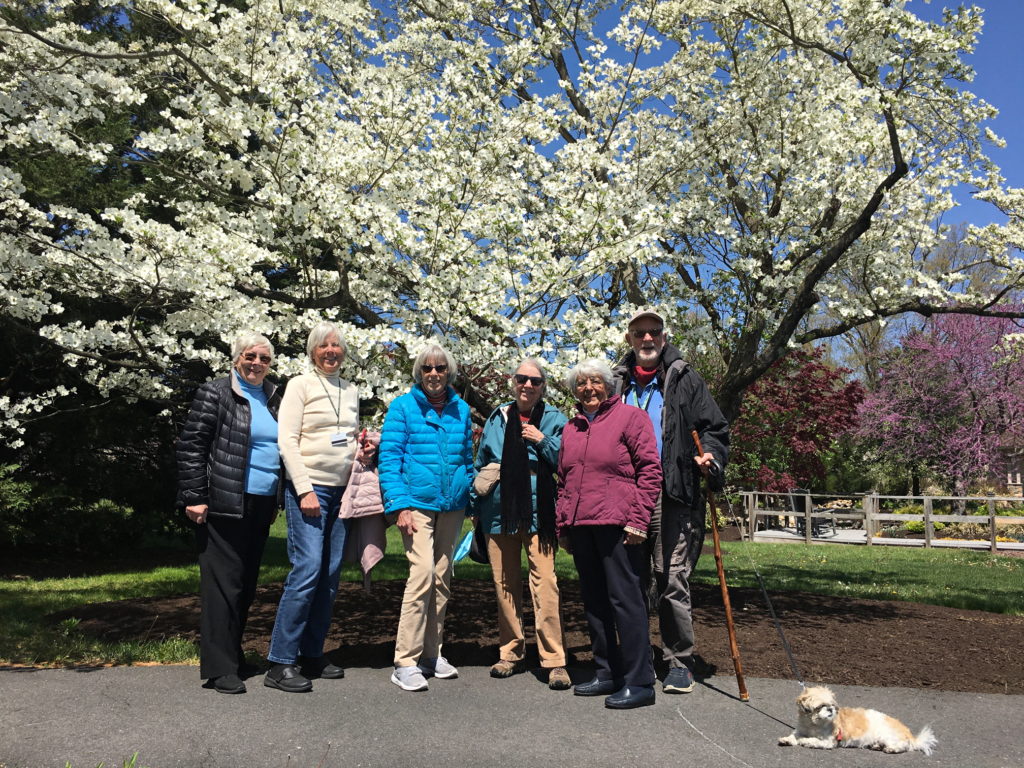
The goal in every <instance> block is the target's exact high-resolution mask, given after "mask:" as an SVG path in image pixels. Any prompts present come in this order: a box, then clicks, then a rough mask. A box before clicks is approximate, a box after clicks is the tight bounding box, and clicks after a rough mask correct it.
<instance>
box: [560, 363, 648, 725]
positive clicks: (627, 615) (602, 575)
mask: <svg viewBox="0 0 1024 768" xmlns="http://www.w3.org/2000/svg"><path fill="white" fill-rule="evenodd" d="M612 382H613V378H612V371H611V368H610V367H609V365H608V363H606V362H604V361H603V360H597V359H592V360H585V361H583V362H582V363H580V364H579V365H577V366H576V367H575V368H573V369H572V370H571V371H570V372H569V377H568V385H569V389H570V390H571V391H572V392H573V393H574V394H575V395H576V399H577V400H578V401H579V402H578V409H579V413H578V414H577V415H576V416H575V417H574V418H573V419H572V420H571V421H570V422H569V423H568V424H567V425H566V426H565V429H564V431H563V433H562V451H561V453H560V454H559V459H558V502H557V506H556V509H555V524H556V526H557V529H558V536H559V543H560V544H561V545H562V547H563V548H564V549H565V550H566V551H567V552H570V553H571V554H572V556H573V560H574V561H575V562H576V570H577V571H578V572H579V577H580V591H581V593H582V595H583V609H584V612H585V613H586V616H587V624H588V626H589V628H590V641H591V645H592V647H593V650H594V664H595V665H596V667H597V671H596V675H595V676H594V679H593V680H591V681H590V682H587V683H581V684H580V685H577V686H576V687H575V688H574V689H573V692H574V693H575V694H576V695H577V696H598V695H605V694H610V695H609V696H608V697H607V698H606V699H605V706H606V707H610V708H612V709H632V708H634V707H642V706H646V705H648V704H653V703H654V679H655V678H654V665H653V663H652V661H651V644H650V634H649V632H648V624H647V609H646V606H645V604H644V597H643V592H642V589H641V586H640V573H641V572H642V570H643V568H644V548H643V547H641V546H638V545H639V544H641V543H643V541H644V540H645V539H646V538H647V525H648V523H649V522H650V519H651V512H652V510H653V509H654V505H655V504H656V503H657V500H658V494H659V493H660V492H661V459H660V457H659V456H658V446H657V441H656V439H655V436H654V427H653V426H652V425H651V420H650V419H649V418H648V416H647V414H646V413H645V412H644V411H642V410H641V409H639V408H634V407H633V406H630V405H626V404H625V403H623V402H621V401H620V400H619V398H618V396H615V397H609V394H610V393H611V391H612Z"/></svg>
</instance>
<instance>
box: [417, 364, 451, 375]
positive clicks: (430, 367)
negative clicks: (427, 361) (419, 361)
mask: <svg viewBox="0 0 1024 768" xmlns="http://www.w3.org/2000/svg"><path fill="white" fill-rule="evenodd" d="M420 370H421V371H423V372H424V373H430V372H431V371H437V372H438V373H448V366H447V365H444V364H441V365H421V366H420Z"/></svg>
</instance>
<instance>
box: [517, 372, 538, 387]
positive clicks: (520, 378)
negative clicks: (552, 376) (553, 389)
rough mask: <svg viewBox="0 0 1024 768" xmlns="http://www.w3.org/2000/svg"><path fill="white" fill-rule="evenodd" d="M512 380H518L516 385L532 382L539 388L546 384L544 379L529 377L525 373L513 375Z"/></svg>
mask: <svg viewBox="0 0 1024 768" xmlns="http://www.w3.org/2000/svg"><path fill="white" fill-rule="evenodd" d="M512 378H513V379H515V380H516V384H525V383H526V382H530V383H531V384H533V386H535V387H539V386H540V385H541V384H543V383H544V379H542V378H541V377H540V376H527V375H526V374H523V373H516V374H513V375H512Z"/></svg>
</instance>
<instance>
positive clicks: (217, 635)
mask: <svg viewBox="0 0 1024 768" xmlns="http://www.w3.org/2000/svg"><path fill="white" fill-rule="evenodd" d="M273 356H274V347H273V345H272V344H271V343H270V341H269V340H267V338H266V337H265V336H261V335H259V334H257V333H247V334H244V335H242V336H240V337H239V338H238V339H236V340H235V343H234V344H233V345H232V349H231V357H232V360H233V361H234V367H233V369H232V371H231V373H230V374H229V375H228V376H226V377H225V378H223V379H217V380H216V381H211V382H209V383H207V384H204V385H203V386H202V387H200V388H199V391H198V392H197V393H196V397H195V400H194V401H193V403H192V409H191V410H190V411H189V414H188V419H187V420H186V422H185V427H184V428H183V429H182V431H181V436H180V437H179V438H178V445H177V459H178V503H179V504H180V505H181V506H183V507H184V508H185V514H186V515H187V516H188V518H189V520H191V521H192V522H194V523H196V525H197V527H196V541H197V543H198V546H199V595H200V601H201V606H202V614H201V618H200V629H199V674H200V676H201V677H203V678H206V679H209V680H210V687H212V688H214V689H215V690H217V691H219V692H220V693H245V683H244V682H242V677H245V676H247V672H253V673H254V672H255V670H247V669H246V667H245V664H244V662H245V656H244V655H243V653H242V633H243V632H244V631H245V622H246V619H247V618H248V615H249V606H250V605H251V604H252V600H253V597H254V596H255V594H256V579H257V576H258V575H259V568H260V560H261V559H262V558H263V548H264V546H265V545H266V542H267V536H268V535H269V533H270V524H271V523H272V522H273V520H274V517H275V516H276V514H277V485H278V476H279V473H280V457H279V455H278V451H277V406H278V403H279V402H280V396H279V395H277V394H276V387H275V386H274V385H273V384H271V383H270V382H269V381H266V380H265V377H266V375H267V371H268V370H269V369H270V363H271V361H272V359H273Z"/></svg>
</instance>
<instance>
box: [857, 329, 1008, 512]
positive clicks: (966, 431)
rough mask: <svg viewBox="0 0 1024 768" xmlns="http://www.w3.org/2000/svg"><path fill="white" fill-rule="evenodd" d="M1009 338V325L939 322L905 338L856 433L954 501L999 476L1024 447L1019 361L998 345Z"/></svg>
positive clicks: (863, 409)
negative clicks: (926, 478) (919, 469)
mask: <svg viewBox="0 0 1024 768" xmlns="http://www.w3.org/2000/svg"><path fill="white" fill-rule="evenodd" d="M1016 333H1020V326H1019V324H1018V323H1015V322H1013V321H1011V320H1005V319H993V318H979V317H970V316H945V317H938V318H934V319H933V320H931V321H930V322H929V324H928V327H927V328H925V329H924V330H922V331H915V332H913V333H911V334H909V335H908V336H907V337H906V338H904V339H903V342H902V345H901V347H900V349H898V350H897V351H896V352H894V353H893V354H892V355H891V356H890V358H889V360H888V361H887V362H886V364H885V366H884V368H883V373H882V379H881V384H880V386H879V388H878V389H877V390H876V391H874V392H872V393H870V394H869V395H868V396H867V398H866V399H865V401H864V403H863V406H862V407H861V410H860V422H861V423H860V427H859V429H858V432H859V435H860V436H861V438H862V439H864V440H866V441H867V442H868V444H870V445H872V446H875V447H876V450H877V451H878V453H879V454H880V455H881V456H882V457H883V460H884V461H885V462H887V463H889V464H891V465H895V466H901V467H907V468H910V469H914V468H916V467H922V468H924V469H925V470H927V471H928V472H929V474H930V476H931V478H932V479H933V480H934V481H935V482H936V483H938V485H939V486H940V487H942V488H945V489H947V490H948V491H949V492H951V493H953V494H954V495H958V496H963V495H966V494H967V493H968V491H969V490H970V488H971V485H972V484H973V483H976V482H978V481H981V480H984V479H986V477H988V476H989V475H992V474H1001V473H1004V472H1005V471H1006V470H1007V469H1008V467H1007V466H1005V463H1004V462H1005V460H1006V457H1008V456H1016V455H1019V453H1020V451H1021V449H1022V448H1024V392H1022V391H1021V387H1020V382H1021V381H1024V360H1022V359H1021V357H1020V355H1019V354H1016V353H1011V352H1010V349H1009V347H1008V345H1007V344H1006V341H1007V337H1008V336H1009V335H1011V334H1016ZM915 492H919V491H916V490H915Z"/></svg>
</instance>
